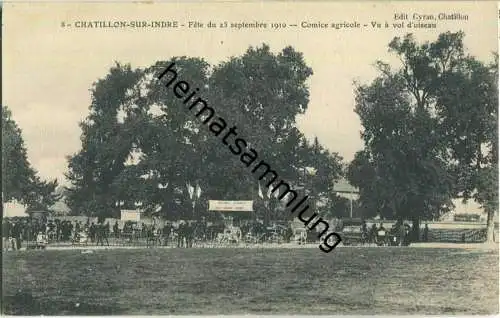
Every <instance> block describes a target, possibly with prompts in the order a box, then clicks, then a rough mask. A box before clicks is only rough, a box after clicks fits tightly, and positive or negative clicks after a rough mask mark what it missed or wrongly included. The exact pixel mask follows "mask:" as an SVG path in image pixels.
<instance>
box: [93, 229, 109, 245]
mask: <svg viewBox="0 0 500 318" xmlns="http://www.w3.org/2000/svg"><path fill="white" fill-rule="evenodd" d="M95 235H96V238H97V244H96V245H97V246H99V243H101V245H102V246H104V241H106V245H107V246H109V241H108V236H107V235H106V225H105V224H102V223H101V224H97V225H96V226H95Z"/></svg>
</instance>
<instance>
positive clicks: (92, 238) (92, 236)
mask: <svg viewBox="0 0 500 318" xmlns="http://www.w3.org/2000/svg"><path fill="white" fill-rule="evenodd" d="M89 236H90V241H91V242H92V243H94V242H95V240H96V225H95V224H94V222H92V223H91V224H90V227H89Z"/></svg>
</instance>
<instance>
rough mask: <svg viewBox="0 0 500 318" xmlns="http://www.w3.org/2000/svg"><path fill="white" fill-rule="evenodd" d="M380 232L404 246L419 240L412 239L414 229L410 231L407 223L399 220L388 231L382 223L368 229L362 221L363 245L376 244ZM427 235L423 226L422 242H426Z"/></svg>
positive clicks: (427, 229) (426, 226)
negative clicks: (396, 239)
mask: <svg viewBox="0 0 500 318" xmlns="http://www.w3.org/2000/svg"><path fill="white" fill-rule="evenodd" d="M381 232H382V233H387V236H388V235H391V236H392V237H396V238H398V242H399V244H405V243H407V242H409V241H410V240H412V239H413V240H414V241H419V240H420V237H418V238H415V237H412V234H413V233H416V232H417V231H416V230H415V228H413V229H412V228H411V227H410V225H409V224H408V223H406V222H402V221H401V220H398V221H397V222H396V223H395V224H394V225H393V226H392V227H391V228H390V229H389V230H386V228H385V227H384V223H380V225H379V226H377V224H375V223H374V224H372V226H371V227H370V228H369V229H368V226H367V224H366V222H365V221H363V223H362V224H361V233H362V234H361V235H362V238H363V239H364V241H365V243H377V240H378V239H379V238H378V236H379V235H378V233H381ZM384 235H385V234H384ZM428 235H429V227H428V225H427V224H425V227H424V230H423V237H422V239H423V241H424V242H426V241H427V240H428ZM387 236H386V237H387Z"/></svg>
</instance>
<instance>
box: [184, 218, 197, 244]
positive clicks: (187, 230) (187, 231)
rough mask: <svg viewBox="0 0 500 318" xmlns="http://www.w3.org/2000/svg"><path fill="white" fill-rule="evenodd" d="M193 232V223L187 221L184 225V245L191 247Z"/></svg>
mask: <svg viewBox="0 0 500 318" xmlns="http://www.w3.org/2000/svg"><path fill="white" fill-rule="evenodd" d="M194 233H195V224H193V223H187V224H186V225H185V226H184V236H185V238H186V247H193V242H194Z"/></svg>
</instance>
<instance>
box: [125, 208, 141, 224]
mask: <svg viewBox="0 0 500 318" xmlns="http://www.w3.org/2000/svg"><path fill="white" fill-rule="evenodd" d="M121 212H122V215H121V220H122V221H136V222H137V221H140V220H141V213H140V212H139V211H136V210H121Z"/></svg>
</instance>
